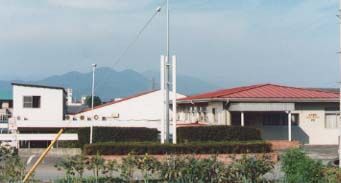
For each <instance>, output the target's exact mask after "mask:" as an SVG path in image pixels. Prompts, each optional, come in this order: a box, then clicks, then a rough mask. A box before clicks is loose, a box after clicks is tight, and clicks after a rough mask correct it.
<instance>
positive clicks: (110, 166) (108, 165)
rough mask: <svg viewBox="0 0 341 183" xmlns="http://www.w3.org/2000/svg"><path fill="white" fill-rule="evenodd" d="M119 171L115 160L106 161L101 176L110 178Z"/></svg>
mask: <svg viewBox="0 0 341 183" xmlns="http://www.w3.org/2000/svg"><path fill="white" fill-rule="evenodd" d="M118 169H119V167H118V163H117V161H116V160H111V161H110V160H109V161H106V162H105V164H104V169H103V171H102V173H103V174H105V175H107V176H108V177H110V178H112V177H113V175H114V172H117V171H118Z"/></svg>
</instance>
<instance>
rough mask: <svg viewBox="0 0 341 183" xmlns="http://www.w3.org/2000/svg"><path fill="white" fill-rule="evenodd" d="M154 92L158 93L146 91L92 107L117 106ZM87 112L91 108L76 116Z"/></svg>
mask: <svg viewBox="0 0 341 183" xmlns="http://www.w3.org/2000/svg"><path fill="white" fill-rule="evenodd" d="M156 91H158V90H152V91H147V92H143V93H138V94H136V95H132V96H129V97H126V98H123V99H120V100H112V101H110V102H107V103H104V104H102V105H98V106H96V107H94V109H98V108H102V107H105V106H109V105H113V104H117V103H120V102H123V101H127V100H130V99H133V98H137V97H140V96H143V95H147V94H150V93H153V92H156ZM87 111H91V108H86V109H84V110H82V111H81V112H79V113H78V114H80V113H83V112H87Z"/></svg>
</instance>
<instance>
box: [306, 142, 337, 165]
mask: <svg viewBox="0 0 341 183" xmlns="http://www.w3.org/2000/svg"><path fill="white" fill-rule="evenodd" d="M303 149H304V151H305V152H306V153H307V154H308V156H309V157H311V158H313V159H315V160H322V162H324V163H328V162H329V161H331V160H333V159H336V158H337V157H338V146H304V147H303Z"/></svg>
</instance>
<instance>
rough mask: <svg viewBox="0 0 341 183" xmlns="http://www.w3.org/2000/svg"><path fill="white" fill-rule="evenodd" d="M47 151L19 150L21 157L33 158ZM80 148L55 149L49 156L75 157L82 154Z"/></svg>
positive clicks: (36, 149) (35, 149) (37, 149)
mask: <svg viewBox="0 0 341 183" xmlns="http://www.w3.org/2000/svg"><path fill="white" fill-rule="evenodd" d="M44 150H45V149H41V148H30V149H19V156H31V155H40V154H42V153H43V152H44ZM81 153H82V150H81V149H80V148H53V149H51V150H50V151H49V153H48V155H49V156H74V155H78V154H81Z"/></svg>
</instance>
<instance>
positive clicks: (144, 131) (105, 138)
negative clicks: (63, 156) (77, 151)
mask: <svg viewBox="0 0 341 183" xmlns="http://www.w3.org/2000/svg"><path fill="white" fill-rule="evenodd" d="M158 136H159V132H158V130H157V129H151V128H135V127H94V128H93V139H92V141H93V143H97V142H132V141H152V142H153V141H154V142H156V141H158ZM78 139H79V144H80V146H81V147H82V146H83V145H85V144H89V139H90V128H81V129H79V130H78Z"/></svg>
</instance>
